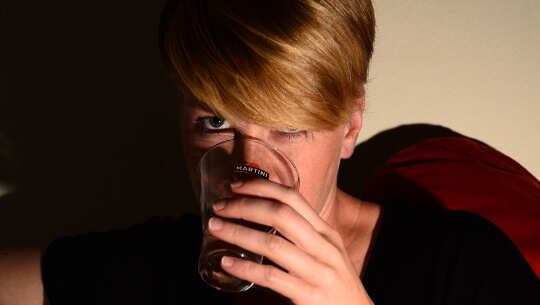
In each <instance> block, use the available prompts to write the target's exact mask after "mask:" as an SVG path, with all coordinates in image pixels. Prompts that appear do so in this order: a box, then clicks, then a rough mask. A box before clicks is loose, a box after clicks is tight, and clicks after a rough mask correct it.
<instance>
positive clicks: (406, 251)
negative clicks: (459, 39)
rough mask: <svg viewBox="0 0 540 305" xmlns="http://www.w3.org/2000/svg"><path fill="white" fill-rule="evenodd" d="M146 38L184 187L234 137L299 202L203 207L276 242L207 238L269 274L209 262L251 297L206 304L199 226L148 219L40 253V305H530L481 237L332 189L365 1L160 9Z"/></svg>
mask: <svg viewBox="0 0 540 305" xmlns="http://www.w3.org/2000/svg"><path fill="white" fill-rule="evenodd" d="M160 34H161V39H160V41H161V48H162V51H163V55H164V61H165V64H166V66H167V67H168V68H169V72H170V75H171V77H172V79H173V80H174V82H175V83H176V84H177V85H178V88H179V92H180V94H181V103H182V114H181V116H182V120H181V121H182V126H181V128H182V134H183V142H184V148H185V157H186V162H187V164H188V169H189V170H190V175H191V177H194V176H195V170H196V167H197V162H198V160H199V159H200V157H201V155H202V154H203V153H204V152H205V151H206V150H207V149H208V148H209V147H211V146H213V145H215V144H217V143H219V142H221V141H224V140H227V139H231V138H237V137H255V138H259V139H262V140H263V141H265V142H268V143H270V144H271V145H273V146H277V147H278V148H279V149H280V150H281V151H282V152H284V153H285V154H286V155H287V156H288V157H289V158H290V159H291V160H292V161H293V162H294V163H295V165H296V167H297V169H298V172H299V175H300V181H301V187H300V190H299V191H295V190H292V189H289V188H287V187H283V186H280V185H277V184H274V183H272V182H269V181H266V180H251V181H244V182H243V183H238V184H235V185H232V187H233V190H234V191H235V192H236V193H237V194H238V195H239V196H238V197H237V199H234V200H229V201H227V202H221V203H219V204H216V205H215V206H214V210H215V213H216V214H217V215H219V216H223V217H225V218H242V219H246V220H249V221H253V222H257V223H261V224H264V225H268V226H272V227H274V228H276V229H277V230H278V231H279V232H280V233H281V234H280V235H281V236H280V235H270V234H266V233H262V232H258V231H255V230H252V229H249V228H246V227H243V226H240V225H237V224H234V223H232V222H228V221H224V220H220V219H218V218H212V219H211V220H210V222H209V228H210V233H211V234H213V235H214V236H216V237H218V238H220V239H223V240H225V241H227V242H230V243H233V244H236V245H238V246H240V247H243V248H246V249H249V250H252V251H253V252H256V253H259V254H261V255H263V256H265V257H267V258H268V259H269V260H271V261H272V262H273V263H274V264H265V265H258V264H253V263H250V262H248V261H243V260H238V259H233V258H225V259H223V260H222V262H221V263H222V266H223V268H224V269H225V270H226V271H227V272H229V273H231V274H232V275H234V276H237V277H239V278H242V279H245V280H248V281H252V282H255V283H256V284H257V285H258V288H256V289H253V290H250V291H249V292H247V293H243V294H235V295H228V294H223V293H219V292H216V291H214V290H213V289H211V288H208V287H206V286H205V285H204V284H203V283H202V281H201V280H200V279H199V278H198V276H197V274H196V266H195V264H196V256H197V255H198V252H197V251H198V245H199V243H200V233H199V228H200V224H199V223H197V221H196V220H194V219H193V217H188V216H186V217H183V218H182V219H180V220H170V219H169V220H166V219H154V220H152V221H150V222H148V223H146V224H143V225H139V226H136V227H133V228H131V229H129V230H125V231H116V232H108V233H95V234H90V235H88V236H81V237H70V238H62V239H58V240H56V241H55V242H53V244H51V245H50V246H49V247H48V248H47V251H46V253H45V255H44V256H43V260H42V271H43V273H42V274H41V277H42V278H43V285H44V288H45V291H44V295H46V297H47V298H48V299H49V301H50V303H51V304H74V303H76V304H96V303H97V304H119V303H120V304H148V303H153V304H176V303H183V304H207V303H211V302H220V303H223V304H251V303H254V302H258V303H262V304H265V303H269V304H278V303H281V302H282V303H287V302H292V303H294V304H298V305H300V304H302V305H304V304H305V305H312V304H394V303H397V302H400V303H412V302H415V303H421V304H424V303H425V304H438V303H440V304H463V303H468V304H488V303H489V304H494V303H501V304H502V303H509V302H511V303H520V304H526V303H527V302H530V303H531V304H533V303H534V304H536V303H535V302H536V300H535V299H534V298H538V288H539V284H538V280H537V279H536V278H535V276H534V275H533V273H532V271H531V270H530V268H529V267H528V266H527V264H526V262H525V261H524V260H523V258H522V257H521V256H520V254H519V252H517V250H516V249H515V247H513V245H512V244H511V243H510V242H509V240H508V239H507V238H506V237H505V236H504V235H503V234H502V233H501V232H500V231H498V230H497V229H496V228H494V227H493V226H492V225H491V224H489V223H487V222H486V221H484V220H482V219H480V218H478V217H476V216H473V215H470V214H467V213H462V212H445V211H441V210H424V209H420V208H416V207H412V206H410V205H405V203H403V202H400V201H399V200H394V201H392V202H387V203H384V205H380V204H377V203H370V202H363V201H361V200H359V199H357V198H354V197H351V196H349V195H347V194H346V193H344V192H342V191H341V190H339V189H338V188H337V183H336V177H337V172H338V168H339V164H340V160H341V159H343V158H348V157H350V156H351V155H352V153H353V151H354V145H355V142H356V139H357V135H358V133H359V131H360V129H361V125H362V111H363V108H364V101H365V94H364V85H365V83H366V80H367V72H368V66H369V61H370V58H371V55H372V51H373V41H374V36H375V19H374V14H373V7H372V4H371V2H370V1H369V0H334V1H314V0H304V1H291V0H283V1H260V2H255V1H211V0H206V1H201V0H180V1H171V2H170V3H169V4H168V6H167V8H166V9H165V11H164V14H163V16H162V26H161V32H160ZM382 206H384V209H383V208H381V207H382ZM383 211H384V212H383ZM383 215H384V216H383ZM36 258H39V256H35V255H34V256H32V257H31V258H30V259H29V260H28V261H30V262H35V259H36ZM503 262H504V264H502V263H503ZM5 265H7V264H6V263H5ZM32 266H33V268H34V269H31V270H33V271H28V272H26V271H25V272H26V274H28V275H29V277H28V280H26V281H25V282H26V284H25V285H26V286H25V285H23V284H20V285H15V284H13V285H11V286H9V284H6V285H5V287H7V288H4V291H9V290H8V288H9V287H16V289H15V290H11V291H15V292H14V293H11V296H17V295H28V294H25V293H23V292H21V291H25V290H24V289H23V288H25V287H29V288H28V289H29V290H28V291H33V292H34V293H36V292H37V293H38V295H37V296H36V300H37V301H38V302H39V301H40V300H39V292H40V291H41V290H40V289H42V288H41V284H40V282H39V272H37V271H36V266H37V265H36V264H35V263H34V265H32ZM12 270H13V267H12ZM19 270H22V269H19ZM36 274H37V276H36ZM32 275H33V276H34V278H32V277H31V276H32ZM32 279H33V280H32ZM12 282H15V281H14V280H12ZM260 287H265V289H263V288H260ZM5 295H6V294H4V298H6V299H5V300H10V301H11V300H13V299H7V297H6V296H5ZM0 301H3V300H2V299H0ZM0 303H2V302H0ZM5 303H6V304H9V302H5ZM2 304H3V303H2Z"/></svg>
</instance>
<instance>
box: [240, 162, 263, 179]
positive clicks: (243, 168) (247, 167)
mask: <svg viewBox="0 0 540 305" xmlns="http://www.w3.org/2000/svg"><path fill="white" fill-rule="evenodd" d="M234 171H235V172H236V173H243V174H248V175H251V176H261V177H263V178H266V179H268V177H270V174H268V173H267V172H265V171H264V170H262V169H260V168H259V166H258V165H257V164H255V163H244V164H236V165H235V166H234Z"/></svg>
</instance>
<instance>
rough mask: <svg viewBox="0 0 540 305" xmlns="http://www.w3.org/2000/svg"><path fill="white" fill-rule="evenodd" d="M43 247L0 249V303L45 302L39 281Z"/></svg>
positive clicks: (13, 304)
mask: <svg viewBox="0 0 540 305" xmlns="http://www.w3.org/2000/svg"><path fill="white" fill-rule="evenodd" d="M43 250H44V247H35V248H24V249H7V250H4V249H1V250H0V304H3V305H19V304H21V305H22V304H24V305H43V304H47V302H46V300H45V299H46V298H45V296H44V292H43V284H42V281H41V254H42V252H43Z"/></svg>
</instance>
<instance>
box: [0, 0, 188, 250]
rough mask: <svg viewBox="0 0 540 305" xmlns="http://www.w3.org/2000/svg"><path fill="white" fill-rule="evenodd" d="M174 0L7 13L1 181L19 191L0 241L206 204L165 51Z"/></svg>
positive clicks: (44, 5) (8, 202)
mask: <svg viewBox="0 0 540 305" xmlns="http://www.w3.org/2000/svg"><path fill="white" fill-rule="evenodd" d="M163 2H164V1H71V2H67V1H65V2H63V3H58V2H51V1H32V2H27V1H19V2H17V1H11V2H10V3H9V4H8V6H7V7H4V8H3V9H2V24H3V25H2V28H3V29H4V30H3V33H2V37H3V38H4V39H2V47H1V49H2V51H1V52H2V56H1V58H2V62H1V64H2V67H3V68H2V82H1V83H2V88H1V92H2V93H1V96H0V103H1V104H0V143H1V144H0V150H1V151H2V153H1V154H0V156H1V159H0V160H1V162H0V179H1V180H0V181H3V183H4V184H9V185H11V186H12V189H13V186H15V187H16V189H15V191H14V192H12V193H11V194H9V195H6V196H4V197H2V198H1V199H0V247H1V246H5V245H13V244H25V243H35V242H46V241H48V240H50V239H51V238H54V237H55V236H57V235H60V234H72V233H81V232H86V231H94V230H97V231H101V230H109V229H112V228H120V227H125V226H127V225H130V224H133V223H138V222H142V221H144V220H145V219H148V218H149V217H150V216H152V215H176V214H180V213H182V212H184V211H189V210H191V211H195V210H196V204H195V203H194V202H193V201H192V198H191V197H190V196H191V193H189V190H188V191H186V190H185V189H184V188H185V186H188V183H187V180H186V175H185V172H184V170H185V169H184V168H183V163H182V162H183V161H182V156H181V153H182V152H181V147H180V145H179V143H180V141H179V131H178V128H177V126H178V121H177V117H178V115H177V114H178V105H177V99H176V96H175V90H174V89H173V88H172V85H171V84H170V83H169V82H168V81H167V79H166V75H165V73H164V72H163V67H162V65H161V62H160V59H159V51H158V46H157V27H158V22H159V14H160V11H161V6H162V4H163ZM2 6H4V5H2ZM6 29H7V31H6ZM5 67H7V69H6V68H5ZM183 186H184V188H183Z"/></svg>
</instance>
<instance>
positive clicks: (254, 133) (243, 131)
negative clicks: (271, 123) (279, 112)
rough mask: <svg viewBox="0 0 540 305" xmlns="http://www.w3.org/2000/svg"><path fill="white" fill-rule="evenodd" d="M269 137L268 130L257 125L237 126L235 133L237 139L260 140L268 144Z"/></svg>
mask: <svg viewBox="0 0 540 305" xmlns="http://www.w3.org/2000/svg"><path fill="white" fill-rule="evenodd" d="M268 135H269V130H268V129H267V128H264V127H261V126H258V125H255V124H244V125H242V126H237V127H236V128H235V131H234V137H235V139H259V140H262V141H264V142H266V141H267V140H268V139H267V138H268Z"/></svg>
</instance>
